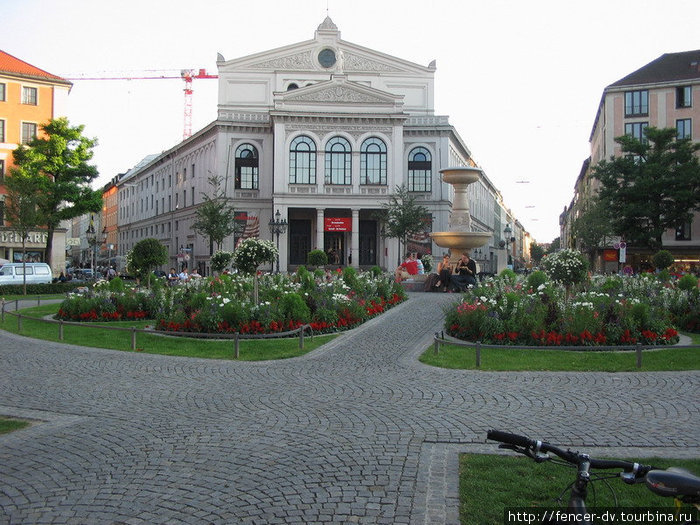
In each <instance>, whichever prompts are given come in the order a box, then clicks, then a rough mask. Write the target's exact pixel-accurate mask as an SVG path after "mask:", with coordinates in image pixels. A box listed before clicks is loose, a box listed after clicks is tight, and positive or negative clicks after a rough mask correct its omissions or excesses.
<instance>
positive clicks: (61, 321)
mask: <svg viewBox="0 0 700 525" xmlns="http://www.w3.org/2000/svg"><path fill="white" fill-rule="evenodd" d="M58 340H59V341H63V319H61V320H60V321H58Z"/></svg>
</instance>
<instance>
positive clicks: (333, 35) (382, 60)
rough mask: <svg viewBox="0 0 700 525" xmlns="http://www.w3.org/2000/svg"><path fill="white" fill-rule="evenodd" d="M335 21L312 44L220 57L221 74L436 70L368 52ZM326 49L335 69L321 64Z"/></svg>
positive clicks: (320, 29) (321, 30)
mask: <svg viewBox="0 0 700 525" xmlns="http://www.w3.org/2000/svg"><path fill="white" fill-rule="evenodd" d="M334 28H335V25H334V24H333V23H332V21H328V20H326V21H324V23H322V24H321V25H320V26H319V28H318V30H317V31H316V35H315V38H314V39H313V40H307V41H304V42H299V43H296V44H291V45H288V46H284V47H279V48H276V49H271V50H269V51H264V52H262V53H256V54H254V55H248V56H246V57H242V58H237V59H233V60H228V61H227V60H224V58H223V56H221V55H220V56H219V59H218V60H217V65H218V67H219V73H220V74H221V73H225V72H227V71H231V72H234V71H246V70H247V71H259V72H263V71H275V72H282V71H289V72H309V73H310V72H314V73H318V72H320V71H323V72H328V73H334V74H341V73H353V74H357V73H408V74H416V73H418V74H421V73H422V74H425V73H426V72H432V71H434V70H435V67H434V65H433V64H431V65H430V66H422V65H419V64H416V63H414V62H410V61H408V60H403V59H400V58H397V57H394V56H391V55H387V54H385V53H381V52H379V51H375V50H373V49H369V48H366V47H363V46H359V45H357V44H353V43H352V42H347V41H345V40H342V39H341V38H340V32H339V31H338V30H337V28H335V29H334ZM324 49H330V50H332V51H333V52H334V54H335V57H336V60H335V63H333V64H332V65H328V64H326V65H325V66H324V65H323V64H321V61H320V60H319V54H320V53H321V52H322V51H323V50H324Z"/></svg>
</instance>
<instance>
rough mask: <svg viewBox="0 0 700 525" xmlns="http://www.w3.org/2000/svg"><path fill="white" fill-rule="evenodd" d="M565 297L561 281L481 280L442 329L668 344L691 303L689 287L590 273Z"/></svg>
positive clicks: (518, 339)
mask: <svg viewBox="0 0 700 525" xmlns="http://www.w3.org/2000/svg"><path fill="white" fill-rule="evenodd" d="M566 297H567V294H566V290H565V287H564V285H563V284H562V283H561V282H559V283H557V282H553V281H547V282H543V283H541V284H539V285H538V286H537V287H536V288H533V287H532V286H529V283H528V282H526V281H525V280H524V279H522V278H521V277H519V278H518V279H517V280H516V281H515V282H511V281H510V280H509V279H505V278H500V277H499V278H496V279H491V280H487V281H485V282H484V283H482V285H481V286H479V287H478V288H475V289H473V290H469V291H468V292H467V293H466V294H465V295H464V296H463V299H462V302H461V303H459V304H458V305H456V306H455V307H453V308H451V309H448V310H447V312H446V321H445V328H446V329H447V331H448V333H450V334H451V335H453V336H456V337H459V338H461V339H466V340H470V341H482V342H485V343H496V344H524V345H543V346H558V345H574V346H601V345H625V346H629V345H632V344H635V343H643V344H672V343H675V342H677V341H678V332H677V330H676V326H677V325H678V324H679V320H680V319H685V318H686V317H687V315H688V312H689V311H690V312H692V311H693V308H694V307H693V304H694V303H693V297H694V295H693V293H692V292H688V291H685V290H682V289H680V288H677V287H667V286H666V287H664V286H663V285H661V286H659V284H658V281H657V280H654V279H648V278H644V277H617V276H615V277H610V278H606V277H599V278H595V279H593V280H592V282H591V284H590V285H589V286H588V289H587V290H584V291H582V292H579V293H577V294H575V295H573V296H572V297H571V298H570V300H566ZM684 316H686V317H684Z"/></svg>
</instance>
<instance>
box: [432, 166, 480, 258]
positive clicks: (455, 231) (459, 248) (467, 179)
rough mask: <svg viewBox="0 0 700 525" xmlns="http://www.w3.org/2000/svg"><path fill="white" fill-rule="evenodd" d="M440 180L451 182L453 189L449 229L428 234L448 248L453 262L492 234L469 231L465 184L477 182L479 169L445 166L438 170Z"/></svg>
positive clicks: (469, 223) (469, 219) (469, 218)
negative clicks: (440, 175)
mask: <svg viewBox="0 0 700 525" xmlns="http://www.w3.org/2000/svg"><path fill="white" fill-rule="evenodd" d="M440 173H441V174H442V180H443V181H445V182H447V183H448V184H451V185H452V186H453V187H454V190H455V196H454V200H453V201H452V215H451V216H450V221H449V224H448V226H449V231H446V232H433V233H431V234H430V236H431V237H432V238H433V241H435V244H437V245H438V246H441V247H443V248H449V250H450V261H451V262H452V263H455V262H456V261H457V259H459V258H460V256H461V255H462V252H469V251H471V250H473V249H474V248H480V247H481V246H484V245H485V244H486V243H487V242H488V241H489V239H490V238H491V236H492V233H490V232H473V231H471V224H472V219H471V216H470V215H469V199H468V198H467V186H469V185H470V184H473V183H474V182H477V181H478V180H479V178H480V177H481V173H482V171H481V169H479V168H472V167H468V166H466V167H458V168H446V169H444V170H440Z"/></svg>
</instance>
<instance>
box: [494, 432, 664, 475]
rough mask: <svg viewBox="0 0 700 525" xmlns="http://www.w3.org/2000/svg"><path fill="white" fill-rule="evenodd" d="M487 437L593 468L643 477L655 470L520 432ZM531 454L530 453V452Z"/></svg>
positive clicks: (648, 466)
mask: <svg viewBox="0 0 700 525" xmlns="http://www.w3.org/2000/svg"><path fill="white" fill-rule="evenodd" d="M486 438H487V439H491V440H493V441H499V442H501V443H505V444H506V445H509V446H511V447H516V448H514V449H513V450H515V451H516V452H520V453H523V454H527V453H528V452H529V453H535V454H536V453H538V452H551V453H553V454H556V455H557V456H559V457H560V458H561V459H563V460H564V461H566V462H568V463H571V464H574V465H579V464H580V463H581V462H582V461H588V462H590V467H591V468H597V469H616V468H619V469H623V470H624V471H625V472H631V473H633V474H634V477H635V478H643V477H644V476H646V474H647V472H649V471H650V470H655V467H652V466H651V465H640V464H639V463H634V462H630V461H621V460H607V459H593V458H591V457H589V456H588V455H587V454H581V453H579V452H573V451H571V450H564V449H562V448H559V447H557V446H555V445H552V444H550V443H546V442H543V441H536V440H534V439H530V438H528V437H526V436H521V435H519V434H511V433H510V432H503V431H501V430H489V431H488V432H487V434H486ZM517 447H521V449H524V450H518V448H517ZM528 455H529V454H528Z"/></svg>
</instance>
